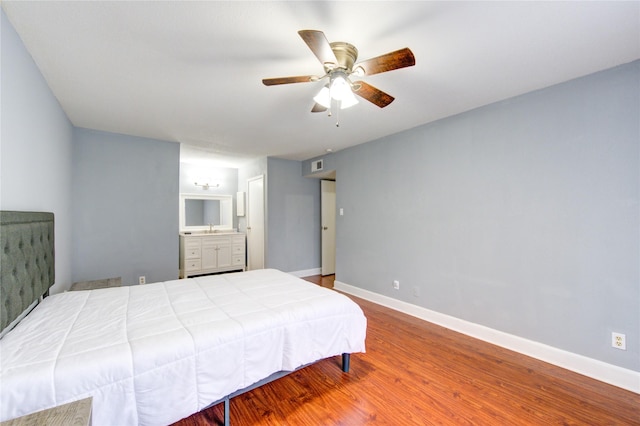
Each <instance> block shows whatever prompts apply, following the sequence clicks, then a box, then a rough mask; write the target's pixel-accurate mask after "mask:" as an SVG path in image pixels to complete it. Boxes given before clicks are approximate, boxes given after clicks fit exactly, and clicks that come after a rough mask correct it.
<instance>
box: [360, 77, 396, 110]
mask: <svg viewBox="0 0 640 426" xmlns="http://www.w3.org/2000/svg"><path fill="white" fill-rule="evenodd" d="M353 93H355V94H356V95H358V96H360V97H361V98H363V99H366V100H368V101H369V102H371V103H372V104H375V105H377V106H379V107H380V108H384V107H386V106H387V105H389V104H390V103H391V102H393V100H394V99H395V98H394V97H393V96H391V95H389V94H387V93H385V92H383V91H382V90H380V89H378V88H376V87H373V86H372V85H370V84H367V83H365V82H364V81H356V82H354V83H353Z"/></svg>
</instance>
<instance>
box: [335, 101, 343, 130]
mask: <svg viewBox="0 0 640 426" xmlns="http://www.w3.org/2000/svg"><path fill="white" fill-rule="evenodd" d="M341 102H342V101H336V127H340V103H341Z"/></svg>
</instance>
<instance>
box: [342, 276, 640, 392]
mask: <svg viewBox="0 0 640 426" xmlns="http://www.w3.org/2000/svg"><path fill="white" fill-rule="evenodd" d="M333 288H334V289H336V290H339V291H342V292H345V293H348V294H351V295H353V296H356V297H360V298H362V299H365V300H368V301H370V302H374V303H377V304H379V305H382V306H386V307H387V308H391V309H394V310H396V311H400V312H403V313H405V314H408V315H411V316H414V317H417V318H420V319H423V320H425V321H429V322H432V323H434V324H438V325H440V326H442V327H445V328H448V329H450V330H454V331H457V332H459V333H462V334H466V335H468V336H471V337H475V338H476V339H480V340H484V341H485V342H489V343H492V344H494V345H498V346H501V347H503V348H506V349H510V350H512V351H515V352H519V353H521V354H524V355H527V356H530V357H532V358H536V359H539V360H541V361H545V362H548V363H550V364H553V365H557V366H558V367H562V368H565V369H567V370H571V371H574V372H576V373H579V374H582V375H585V376H587V377H591V378H593V379H596V380H600V381H602V382H605V383H609V384H611V385H614V386H617V387H620V388H622V389H626V390H629V391H631V392H635V393H639V394H640V372H637V371H633V370H629V369H626V368H622V367H618V366H616V365H612V364H608V363H606V362H602V361H598V360H596V359H592V358H587V357H585V356H582V355H578V354H574V353H572V352H567V351H564V350H562V349H558V348H554V347H552V346H548V345H545V344H542V343H538V342H534V341H532V340H528V339H524V338H522V337H518V336H514V335H512V334H508V333H504V332H502V331H498V330H494V329H492V328H489V327H485V326H483V325H479V324H474V323H472V322H469V321H465V320H462V319H459V318H456V317H452V316H450V315H445V314H441V313H439V312H435V311H432V310H429V309H427V308H423V307H421V306H417V305H413V304H411V303H407V302H403V301H401V300H397V299H393V298H391V297H388V296H383V295H381V294H378V293H374V292H371V291H369V290H364V289H361V288H358V287H354V286H352V285H349V284H345V283H343V282H340V281H335V282H334V284H333Z"/></svg>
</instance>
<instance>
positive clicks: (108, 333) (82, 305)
mask: <svg viewBox="0 0 640 426" xmlns="http://www.w3.org/2000/svg"><path fill="white" fill-rule="evenodd" d="M7 226H8V224H6V223H4V222H3V223H2V232H0V236H2V235H8V231H7ZM31 228H32V229H33V226H31ZM28 232H33V230H31V231H28ZM5 233H7V234H5ZM3 238H4V237H3ZM38 239H39V238H38V237H36V239H35V240H34V241H36V240H38ZM28 241H31V237H29V238H28ZM3 244H4V239H3ZM24 247H25V243H24V242H23V244H22V248H21V250H23V251H24V250H25V248H24ZM28 250H30V249H28ZM28 250H27V251H28ZM5 251H7V250H6V249H5ZM3 261H4V255H3ZM5 267H6V265H5V264H3V265H2V269H3V275H2V280H3V282H2V285H3V292H4V285H5V276H4V272H5V271H4V269H5ZM27 269H28V268H27ZM14 284H15V285H20V284H19V283H14ZM32 285H33V283H29V284H28V286H29V287H31V286H32ZM49 285H50V284H49ZM40 291H41V288H38V290H37V291H35V292H34V295H38V293H39V292H40ZM45 291H46V290H45ZM12 292H14V293H15V294H20V291H17V292H15V291H13V290H12ZM23 294H24V292H23ZM38 296H39V295H38ZM2 298H3V299H4V295H3V296H2ZM3 303H5V301H4V300H3ZM24 303H26V300H25V301H24V302H23V304H24ZM3 307H4V305H3ZM3 321H4V318H3ZM7 321H9V318H7ZM11 321H13V320H11ZM3 326H4V324H3ZM365 334H366V318H365V317H364V315H363V313H362V310H361V309H360V308H359V307H358V305H357V304H355V303H354V302H353V301H351V300H350V299H349V298H347V297H346V296H344V295H341V294H339V293H337V292H334V291H332V290H329V289H325V288H322V287H319V286H317V285H315V284H311V283H308V282H306V281H304V280H301V279H299V278H297V277H294V276H292V275H289V274H286V273H284V272H281V271H277V270H273V269H267V270H259V271H249V272H239V273H231V274H223V275H210V276H202V277H195V278H190V279H184V280H175V281H167V282H160V283H153V284H147V285H136V286H130V287H116V288H105V289H99V290H89V291H77V292H66V293H61V294H55V295H52V296H49V297H46V298H44V299H43V300H42V302H41V303H40V304H39V305H38V306H36V307H35V308H34V309H33V311H31V312H30V313H29V314H28V315H27V316H26V317H25V318H24V319H22V320H20V322H19V323H18V324H17V325H16V326H15V328H13V329H12V330H11V331H9V332H8V333H7V334H6V335H5V336H4V337H2V339H1V340H0V356H1V366H0V386H1V388H0V420H7V419H11V418H15V417H18V416H22V415H25V414H28V413H32V412H34V411H38V410H42V409H46V408H50V407H54V406H57V405H60V404H64V403H68V402H72V401H75V400H79V399H83V398H86V397H93V410H92V411H93V424H94V425H113V424H118V425H128V424H141V425H145V424H148V425H158V424H170V423H172V422H175V421H177V420H180V419H181V418H184V417H187V416H189V415H191V414H193V413H195V412H198V411H200V410H202V409H204V408H206V407H208V406H210V405H212V404H215V403H219V402H224V403H225V408H226V409H225V422H226V423H228V422H229V419H228V413H229V410H228V403H229V399H230V398H231V397H233V396H235V395H237V394H239V393H241V392H243V391H245V390H247V389H251V388H253V387H255V386H257V385H260V384H262V383H264V382H266V381H269V380H272V379H275V378H277V377H280V376H281V375H284V374H286V373H287V372H290V371H294V370H296V369H299V368H301V367H304V366H306V365H308V364H310V363H313V362H315V361H317V360H320V359H324V358H328V357H333V356H340V355H342V356H343V370H348V365H349V355H348V354H350V353H354V352H364V351H365V347H364V340H365Z"/></svg>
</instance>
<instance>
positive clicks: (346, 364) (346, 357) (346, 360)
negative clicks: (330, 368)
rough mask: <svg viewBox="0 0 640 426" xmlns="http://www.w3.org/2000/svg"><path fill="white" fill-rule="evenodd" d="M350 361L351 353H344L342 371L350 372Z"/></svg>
mask: <svg viewBox="0 0 640 426" xmlns="http://www.w3.org/2000/svg"><path fill="white" fill-rule="evenodd" d="M349 361H351V354H342V371H344V372H345V373H348V372H349Z"/></svg>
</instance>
